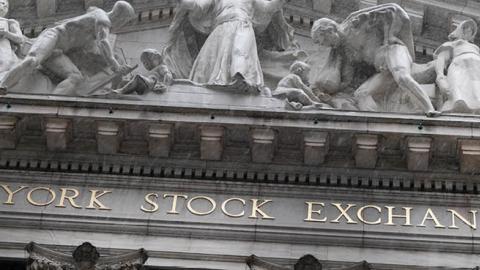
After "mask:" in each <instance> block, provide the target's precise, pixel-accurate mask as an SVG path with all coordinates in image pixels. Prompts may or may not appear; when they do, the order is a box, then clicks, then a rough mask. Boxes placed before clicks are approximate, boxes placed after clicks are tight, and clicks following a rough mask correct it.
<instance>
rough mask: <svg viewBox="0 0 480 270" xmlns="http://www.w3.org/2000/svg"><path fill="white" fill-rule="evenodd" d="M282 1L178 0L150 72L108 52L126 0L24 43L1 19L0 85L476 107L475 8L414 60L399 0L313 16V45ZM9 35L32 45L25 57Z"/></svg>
mask: <svg viewBox="0 0 480 270" xmlns="http://www.w3.org/2000/svg"><path fill="white" fill-rule="evenodd" d="M285 2H286V0H271V1H267V0H241V1H238V0H219V1H213V0H195V1H194V0H182V1H178V3H177V9H176V14H175V18H174V19H173V22H172V24H171V26H170V30H169V36H168V42H167V44H165V46H163V49H162V50H158V51H157V50H153V49H147V50H144V51H143V52H142V53H141V54H140V53H139V56H138V57H139V58H140V59H141V62H142V64H143V66H144V67H145V70H147V72H146V73H143V74H133V75H128V74H129V73H131V72H132V71H134V70H135V68H136V67H130V66H128V65H127V63H125V61H123V60H122V57H120V56H119V55H117V54H115V53H114V50H113V49H112V48H113V44H112V41H111V40H110V39H109V32H110V31H111V29H112V28H114V29H118V28H120V27H122V26H124V25H125V24H126V23H128V21H129V20H131V19H132V18H134V17H135V16H136V15H135V12H134V10H133V8H132V6H131V5H130V4H128V3H127V2H125V1H117V2H116V4H115V6H114V7H113V9H112V11H110V12H105V11H103V10H101V9H99V8H90V9H89V10H88V11H87V12H86V13H85V14H84V15H81V16H78V17H74V18H71V19H67V20H64V21H61V22H58V23H57V24H56V25H54V26H52V27H50V28H47V29H46V30H44V31H43V32H42V33H41V34H40V36H39V37H38V38H36V39H35V40H33V41H32V42H31V43H32V44H31V46H24V44H25V43H27V42H25V41H26V39H25V38H24V37H23V35H21V33H20V31H19V29H20V26H19V24H18V22H16V21H14V20H11V19H8V20H7V19H3V20H0V22H2V21H3V22H4V24H5V25H4V26H5V27H3V29H6V30H8V31H6V30H4V33H3V35H0V36H3V39H1V40H0V54H2V55H3V56H5V57H4V59H6V60H5V61H3V62H1V63H0V89H1V90H2V91H3V94H6V93H29V94H55V95H69V96H95V97H99V98H122V99H130V98H133V99H137V100H161V99H162V96H164V95H168V93H169V92H170V91H178V90H179V89H180V91H181V92H182V93H189V92H191V95H195V94H197V93H198V91H199V90H200V92H202V93H206V92H209V91H211V93H212V94H214V95H220V96H221V95H223V97H219V99H222V100H224V101H225V103H226V104H225V105H227V106H228V105H230V104H228V100H232V99H231V98H229V97H228V95H231V94H249V95H253V96H262V97H261V98H270V99H273V100H275V99H277V100H278V101H277V102H270V103H269V105H267V104H265V103H262V104H264V106H263V107H264V108H269V106H271V105H272V104H273V106H279V104H283V108H286V109H287V110H314V111H315V110H324V109H337V110H350V111H358V110H359V111H375V112H401V113H411V112H418V113H424V114H426V115H427V116H438V115H440V114H441V113H442V112H444V113H478V112H479V111H480V96H479V95H477V94H476V92H477V91H476V89H477V88H478V87H480V86H479V85H477V83H476V82H477V81H478V80H479V79H477V78H476V76H477V75H476V74H477V73H478V72H477V70H476V69H477V67H479V64H480V60H478V59H477V58H478V56H479V55H480V50H479V49H478V47H477V46H476V45H474V44H473V43H472V40H473V39H474V37H475V35H476V33H477V25H476V23H475V22H474V21H473V20H468V21H466V22H463V23H461V24H460V25H459V26H458V28H457V30H455V31H454V32H453V33H452V34H451V35H450V39H451V41H450V42H446V43H445V44H443V45H442V46H440V48H438V50H437V51H436V53H435V60H434V61H432V62H430V63H427V64H417V63H415V59H414V56H415V54H414V44H413V34H412V29H411V20H410V18H409V15H408V14H407V13H406V12H405V11H404V10H403V9H402V8H401V7H400V6H399V5H397V4H393V3H390V4H383V5H378V6H373V7H369V8H365V9H361V10H359V11H357V12H354V13H352V14H351V15H350V16H348V17H347V18H346V19H345V20H344V21H343V22H341V23H338V22H335V21H333V20H331V19H327V18H322V19H319V20H317V21H315V22H314V23H313V27H312V29H311V40H312V42H314V43H316V44H317V46H318V53H314V54H312V55H310V56H307V55H306V53H305V52H304V51H302V49H301V48H300V47H299V45H298V43H297V42H296V41H295V37H294V31H293V28H292V27H291V26H290V25H289V24H288V23H287V22H286V20H285V18H284V15H283V7H284V5H285ZM1 3H3V6H2V5H1ZM5 3H6V5H5ZM1 8H3V9H4V10H1ZM6 8H8V2H7V1H6V0H0V16H4V15H5V14H6ZM1 29H2V28H1V27H0V33H2V32H1ZM2 40H3V41H2ZM2 44H3V45H2ZM17 47H21V48H26V47H31V48H30V49H29V50H28V52H27V53H26V56H25V57H22V56H21V55H22V54H21V53H19V52H18V50H17V49H16V48H17ZM479 59H480V58H479ZM477 62H478V63H477ZM2 72H3V73H4V76H2ZM127 75H128V76H127ZM218 90H220V91H218ZM209 93H210V92H209ZM258 98H260V97H258ZM282 102H283V103H282ZM260 103H261V102H260ZM204 105H207V106H208V104H204ZM271 108H272V110H274V109H279V107H271Z"/></svg>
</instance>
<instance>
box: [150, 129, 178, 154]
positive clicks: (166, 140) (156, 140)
mask: <svg viewBox="0 0 480 270" xmlns="http://www.w3.org/2000/svg"><path fill="white" fill-rule="evenodd" d="M173 138H174V136H173V125H172V124H152V125H150V127H149V129H148V152H149V154H150V156H154V157H168V156H169V155H170V151H171V145H172V142H173Z"/></svg>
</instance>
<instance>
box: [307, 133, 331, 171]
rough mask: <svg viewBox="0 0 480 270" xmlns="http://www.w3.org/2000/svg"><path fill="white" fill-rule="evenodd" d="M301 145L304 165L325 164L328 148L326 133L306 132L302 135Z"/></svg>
mask: <svg viewBox="0 0 480 270" xmlns="http://www.w3.org/2000/svg"><path fill="white" fill-rule="evenodd" d="M303 143H304V155H303V160H304V163H305V164H306V165H312V166H315V165H320V164H323V163H325V156H326V155H327V153H328V147H329V144H328V133H327V132H315V131H310V132H306V133H305V134H304V135H303Z"/></svg>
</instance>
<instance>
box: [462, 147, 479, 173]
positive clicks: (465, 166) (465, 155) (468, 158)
mask: <svg viewBox="0 0 480 270" xmlns="http://www.w3.org/2000/svg"><path fill="white" fill-rule="evenodd" d="M458 159H459V163H460V172H461V173H468V174H471V173H479V172H480V140H460V141H459V142H458Z"/></svg>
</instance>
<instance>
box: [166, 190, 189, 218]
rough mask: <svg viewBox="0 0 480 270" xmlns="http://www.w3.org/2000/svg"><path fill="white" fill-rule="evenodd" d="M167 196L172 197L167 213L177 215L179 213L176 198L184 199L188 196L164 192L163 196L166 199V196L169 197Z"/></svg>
mask: <svg viewBox="0 0 480 270" xmlns="http://www.w3.org/2000/svg"><path fill="white" fill-rule="evenodd" d="M169 197H172V198H173V199H172V208H171V209H170V211H168V212H167V214H170V215H178V214H180V213H179V212H178V211H177V202H178V198H184V199H185V200H186V199H188V196H187V195H179V194H165V195H163V198H164V199H166V198H169Z"/></svg>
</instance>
